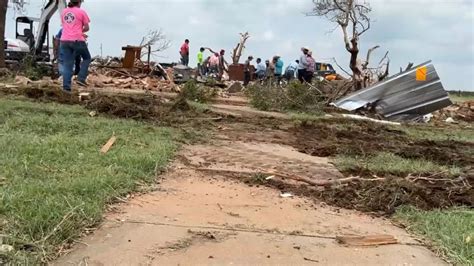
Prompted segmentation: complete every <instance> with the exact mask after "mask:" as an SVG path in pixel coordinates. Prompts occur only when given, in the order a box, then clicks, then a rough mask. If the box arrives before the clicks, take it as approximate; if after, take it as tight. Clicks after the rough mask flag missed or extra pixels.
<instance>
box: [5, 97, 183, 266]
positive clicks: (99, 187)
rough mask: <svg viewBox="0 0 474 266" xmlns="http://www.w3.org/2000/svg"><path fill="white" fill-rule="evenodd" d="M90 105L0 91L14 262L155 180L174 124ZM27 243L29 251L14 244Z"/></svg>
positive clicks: (8, 234) (35, 254)
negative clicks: (99, 112) (113, 115)
mask: <svg viewBox="0 0 474 266" xmlns="http://www.w3.org/2000/svg"><path fill="white" fill-rule="evenodd" d="M88 112H89V111H87V110H85V109H83V108H81V107H79V106H64V105H58V104H53V103H49V104H40V103H33V102H28V101H19V100H14V99H5V98H0V149H1V153H0V234H3V235H5V237H3V243H4V244H9V245H13V246H14V247H15V250H16V251H15V252H14V254H9V256H10V257H13V258H14V262H15V264H16V263H19V264H24V263H27V262H29V263H33V264H35V263H37V262H38V261H37V260H38V259H44V258H45V256H44V255H50V254H53V253H54V248H55V247H57V246H59V245H61V244H63V243H65V242H68V241H69V240H71V239H72V238H75V237H77V236H79V235H80V233H81V232H82V230H83V229H84V228H86V227H91V226H94V225H95V224H97V223H98V222H99V221H100V220H101V218H102V214H103V212H104V210H105V207H106V205H107V204H108V203H111V202H112V201H114V199H115V198H116V197H119V196H123V195H126V194H127V193H129V192H131V191H134V190H137V189H140V188H142V187H145V185H146V184H149V183H152V182H153V181H154V178H155V170H161V169H163V168H164V167H165V166H166V164H167V163H168V162H169V161H170V159H171V158H172V156H173V153H174V151H175V150H176V148H177V147H176V144H175V142H174V141H173V138H175V133H174V131H173V130H171V129H168V128H158V127H153V126H151V125H148V124H145V123H140V122H136V121H131V120H120V119H109V118H102V117H89V116H88ZM113 134H115V136H116V137H117V141H116V143H115V144H114V146H113V147H112V148H111V149H110V151H109V152H108V153H107V154H100V153H99V149H100V148H101V147H102V145H104V144H105V143H106V142H107V140H108V139H109V138H110V137H111V136H112V135H113ZM63 219H64V220H63ZM0 240H1V239H0ZM25 243H28V244H31V245H32V246H34V247H35V248H33V251H32V252H22V251H19V249H20V248H22V247H23V248H24V247H25V246H24V244H25ZM1 257H2V255H1V254H0V264H1Z"/></svg>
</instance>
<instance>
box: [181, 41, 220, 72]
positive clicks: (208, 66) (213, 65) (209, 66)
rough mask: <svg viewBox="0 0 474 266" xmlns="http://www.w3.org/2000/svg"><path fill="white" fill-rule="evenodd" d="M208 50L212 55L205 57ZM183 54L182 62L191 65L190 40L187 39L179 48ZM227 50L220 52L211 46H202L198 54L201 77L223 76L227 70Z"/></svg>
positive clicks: (198, 69)
mask: <svg viewBox="0 0 474 266" xmlns="http://www.w3.org/2000/svg"><path fill="white" fill-rule="evenodd" d="M206 50H208V51H209V52H210V53H211V55H210V56H207V57H205V56H204V52H205V51H206ZM179 54H180V55H181V64H182V65H185V66H189V40H188V39H186V40H185V41H184V43H183V45H181V48H180V50H179ZM224 57H225V50H224V49H222V50H220V51H219V52H215V51H213V50H212V49H211V48H204V47H201V48H200V49H199V52H198V54H197V74H198V75H199V76H201V77H204V76H215V77H217V78H219V79H221V78H222V76H223V75H224V72H226V71H227V67H228V64H227V61H226V60H225V58H224Z"/></svg>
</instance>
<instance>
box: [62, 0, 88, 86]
mask: <svg viewBox="0 0 474 266" xmlns="http://www.w3.org/2000/svg"><path fill="white" fill-rule="evenodd" d="M89 23H90V19H89V16H88V15H87V13H86V11H84V10H82V9H81V0H71V1H69V4H68V7H67V8H65V9H64V10H63V12H62V13H61V24H62V28H63V31H62V35H61V45H60V53H62V56H63V60H64V69H63V89H64V91H65V92H68V93H70V92H71V83H72V75H73V68H74V61H75V57H76V56H81V58H82V63H81V69H80V71H79V74H78V76H77V84H79V85H80V86H87V82H86V80H87V75H88V74H89V65H90V63H91V54H90V52H89V48H88V47H87V43H86V37H87V35H86V34H85V33H86V32H88V31H89Z"/></svg>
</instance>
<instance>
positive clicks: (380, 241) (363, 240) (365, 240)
mask: <svg viewBox="0 0 474 266" xmlns="http://www.w3.org/2000/svg"><path fill="white" fill-rule="evenodd" d="M336 241H337V243H339V244H342V245H347V246H364V247H368V246H380V245H393V244H398V240H397V239H396V238H395V237H394V236H391V235H371V236H336Z"/></svg>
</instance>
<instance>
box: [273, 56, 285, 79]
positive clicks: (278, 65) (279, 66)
mask: <svg viewBox="0 0 474 266" xmlns="http://www.w3.org/2000/svg"><path fill="white" fill-rule="evenodd" d="M273 62H274V64H275V78H276V80H277V82H278V83H277V84H280V82H281V78H282V75H283V65H284V64H283V60H281V57H280V56H279V55H276V56H275V57H273Z"/></svg>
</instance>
